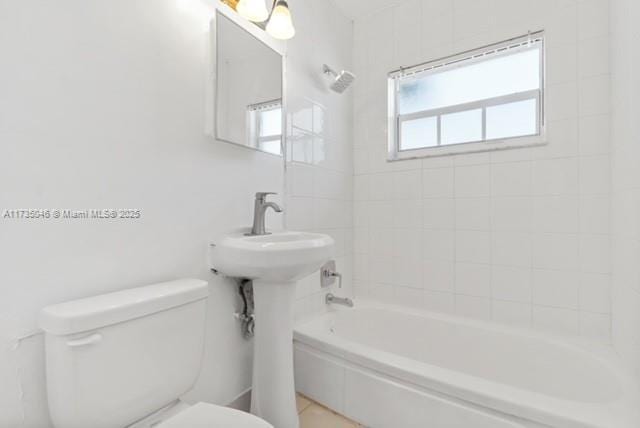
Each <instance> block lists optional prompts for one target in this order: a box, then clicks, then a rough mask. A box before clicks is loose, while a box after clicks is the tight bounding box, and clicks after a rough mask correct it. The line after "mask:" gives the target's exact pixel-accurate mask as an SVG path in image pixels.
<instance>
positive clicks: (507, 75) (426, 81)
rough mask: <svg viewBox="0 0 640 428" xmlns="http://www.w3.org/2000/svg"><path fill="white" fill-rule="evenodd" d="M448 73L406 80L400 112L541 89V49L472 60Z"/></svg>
mask: <svg viewBox="0 0 640 428" xmlns="http://www.w3.org/2000/svg"><path fill="white" fill-rule="evenodd" d="M468 62H469V63H470V64H467V65H465V64H464V62H462V63H461V64H458V65H456V66H445V67H443V68H444V69H445V70H442V71H434V70H432V71H431V72H429V73H428V74H426V75H423V76H420V75H419V74H418V75H416V76H414V77H409V78H406V79H403V80H402V82H401V83H400V88H399V94H398V95H399V96H398V113H400V114H409V113H414V112H417V111H422V110H432V109H437V108H442V107H448V106H453V105H457V104H465V103H469V102H473V101H479V100H484V99H489V98H494V97H499V96H502V95H508V94H514V93H518V92H526V91H530V90H534V89H539V88H540V49H539V48H535V49H529V50H526V51H520V52H517V53H514V54H509V55H505V54H503V55H501V56H498V57H496V58H493V59H485V60H483V59H482V58H480V59H472V60H468Z"/></svg>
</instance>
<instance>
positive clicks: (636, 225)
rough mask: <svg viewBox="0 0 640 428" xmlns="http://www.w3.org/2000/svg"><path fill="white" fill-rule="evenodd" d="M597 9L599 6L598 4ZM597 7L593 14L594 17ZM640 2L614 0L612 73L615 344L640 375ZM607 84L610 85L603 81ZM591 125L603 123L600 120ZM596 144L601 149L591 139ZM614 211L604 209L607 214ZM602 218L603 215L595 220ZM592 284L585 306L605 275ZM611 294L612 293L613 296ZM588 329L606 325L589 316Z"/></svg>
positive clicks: (594, 300)
mask: <svg viewBox="0 0 640 428" xmlns="http://www.w3.org/2000/svg"><path fill="white" fill-rule="evenodd" d="M593 7H595V6H593ZM595 13H596V12H595V11H592V12H590V13H589V16H591V19H593V15H594V14H595ZM638 19H640V4H638V2H637V1H634V0H612V2H611V29H612V44H611V53H610V56H611V60H612V61H611V72H612V80H611V82H612V111H613V117H612V123H611V125H612V126H611V129H612V136H613V139H612V154H611V156H612V190H613V197H612V201H613V203H612V211H611V213H610V214H611V219H612V221H611V225H612V229H611V232H612V237H613V239H612V265H613V290H612V293H611V296H612V297H611V299H612V307H613V343H614V345H615V347H616V349H617V351H618V352H619V353H620V354H621V355H622V356H623V357H624V358H625V359H626V360H627V361H628V362H629V364H630V365H631V366H632V368H633V369H634V370H635V372H636V375H637V376H638V378H640V264H639V263H638V260H639V259H640V258H639V257H640V233H639V231H640V220H639V219H640V203H639V202H640V171H639V170H638V167H637V160H638V158H639V155H640V148H639V146H638V141H639V136H640V132H639V127H638V114H639V113H640V108H639V106H638V103H637V100H638V95H640V79H639V78H638V73H637V64H638V61H639V60H640V53H639V52H638V49H637V46H636V44H637V40H638V37H640V30H639V29H638V26H637V22H638ZM601 84H602V85H604V83H601ZM585 126H587V127H593V126H598V125H594V124H588V125H585ZM590 147H591V148H593V147H595V144H593V143H591V144H590ZM608 214H609V213H600V214H598V217H599V216H606V215H608ZM592 221H593V222H598V223H599V220H597V219H595V218H594V219H592ZM585 282H586V283H587V284H588V287H587V288H586V289H585V290H584V295H583V296H581V297H582V298H583V300H584V301H585V304H589V305H591V304H594V305H597V304H598V302H597V300H599V299H598V297H597V296H598V295H599V294H600V293H602V288H603V287H602V285H601V284H599V277H598V276H593V277H589V278H585ZM608 296H609V294H607V297H608ZM584 324H585V325H587V326H589V327H588V328H595V327H596V326H597V325H598V324H601V322H599V320H598V319H595V318H591V319H585V320H584Z"/></svg>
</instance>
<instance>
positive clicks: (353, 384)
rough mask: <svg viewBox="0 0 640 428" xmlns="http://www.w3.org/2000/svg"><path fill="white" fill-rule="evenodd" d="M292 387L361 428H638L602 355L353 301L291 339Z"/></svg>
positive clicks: (626, 391) (594, 348) (628, 386)
mask: <svg viewBox="0 0 640 428" xmlns="http://www.w3.org/2000/svg"><path fill="white" fill-rule="evenodd" d="M294 356H295V379H296V388H297V390H298V391H299V392H301V393H303V394H305V395H307V396H309V397H310V398H312V399H314V400H316V401H318V402H320V403H322V404H324V405H326V406H327V407H329V408H331V409H333V410H335V411H337V412H339V413H341V414H343V415H345V416H347V417H349V418H351V419H353V420H355V421H357V422H359V423H361V424H363V425H365V426H368V427H371V428H410V427H411V428H412V427H416V428H418V427H420V428H445V427H446V428H543V427H547V428H548V427H554V428H638V427H640V411H639V410H637V409H638V408H640V395H639V393H638V390H637V387H636V385H635V384H633V383H632V382H631V380H630V379H631V375H630V374H629V373H627V372H626V371H625V370H624V369H623V368H622V365H621V364H620V363H619V362H618V360H617V358H616V356H615V353H614V352H613V351H612V350H611V349H610V348H609V347H605V346H599V345H594V344H588V343H580V342H571V341H568V340H567V339H559V338H555V337H553V336H550V335H546V334H542V333H537V332H532V331H529V330H523V329H516V328H510V327H503V326H499V325H495V324H492V323H486V322H480V321H471V320H466V319H462V318H458V317H454V316H447V315H442V314H436V313H431V312H425V311H419V310H412V309H408V308H404V307H396V306H391V305H383V304H376V303H373V302H360V301H358V302H356V307H355V308H353V309H346V308H345V309H341V308H340V309H336V310H334V311H332V312H330V313H328V314H325V315H322V316H321V317H319V318H315V319H313V320H311V321H308V322H306V323H303V324H300V325H298V326H297V327H296V328H295V331H294Z"/></svg>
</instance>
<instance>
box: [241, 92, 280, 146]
mask: <svg viewBox="0 0 640 428" xmlns="http://www.w3.org/2000/svg"><path fill="white" fill-rule="evenodd" d="M277 109H280V111H282V100H281V99H277V100H270V101H264V102H261V103H257V104H251V105H248V106H247V131H248V134H249V142H250V144H251V146H252V147H255V148H257V149H260V150H263V149H262V146H263V145H264V144H265V143H271V142H274V141H279V142H280V153H278V154H280V155H282V154H283V152H284V151H283V150H282V130H281V132H280V134H277V135H267V136H266V137H261V136H260V134H261V132H260V131H261V130H260V115H259V114H258V113H263V112H266V111H272V110H277ZM268 153H273V152H270V151H269V152H268Z"/></svg>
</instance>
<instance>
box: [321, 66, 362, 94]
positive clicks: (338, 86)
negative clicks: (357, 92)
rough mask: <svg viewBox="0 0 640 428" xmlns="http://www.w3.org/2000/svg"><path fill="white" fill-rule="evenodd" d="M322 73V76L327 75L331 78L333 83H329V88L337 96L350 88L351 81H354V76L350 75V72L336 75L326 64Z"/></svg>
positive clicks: (343, 71) (344, 71)
mask: <svg viewBox="0 0 640 428" xmlns="http://www.w3.org/2000/svg"><path fill="white" fill-rule="evenodd" d="M323 71H324V74H327V75H329V76H331V77H332V78H333V82H331V85H330V86H329V88H330V89H331V90H332V91H334V92H337V93H339V94H341V93H343V92H344V91H346V90H347V88H348V87H349V86H351V84H352V83H353V81H354V80H356V76H355V74H353V73H351V72H350V71H346V70H342V71H341V72H340V73H337V72H336V71H334V70H333V69H332V68H331V67H329V66H328V65H327V64H325V65H324V66H323Z"/></svg>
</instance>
